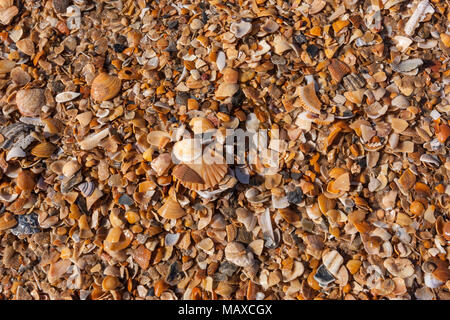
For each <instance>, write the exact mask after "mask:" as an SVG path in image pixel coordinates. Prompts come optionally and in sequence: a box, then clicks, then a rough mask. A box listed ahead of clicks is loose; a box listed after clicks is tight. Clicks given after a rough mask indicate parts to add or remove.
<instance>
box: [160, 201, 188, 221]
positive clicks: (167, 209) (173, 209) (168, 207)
mask: <svg viewBox="0 0 450 320" xmlns="http://www.w3.org/2000/svg"><path fill="white" fill-rule="evenodd" d="M158 214H159V215H160V216H161V217H163V218H166V219H179V218H181V217H183V216H185V215H186V211H184V209H183V208H181V206H180V204H179V203H178V202H177V201H176V200H173V199H172V198H170V197H169V198H167V199H166V202H165V203H164V205H163V206H162V207H161V208H159V209H158Z"/></svg>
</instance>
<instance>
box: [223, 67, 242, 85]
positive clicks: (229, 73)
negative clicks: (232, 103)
mask: <svg viewBox="0 0 450 320" xmlns="http://www.w3.org/2000/svg"><path fill="white" fill-rule="evenodd" d="M238 78H239V72H237V71H236V70H234V69H231V68H225V70H223V81H224V82H225V83H237V82H238Z"/></svg>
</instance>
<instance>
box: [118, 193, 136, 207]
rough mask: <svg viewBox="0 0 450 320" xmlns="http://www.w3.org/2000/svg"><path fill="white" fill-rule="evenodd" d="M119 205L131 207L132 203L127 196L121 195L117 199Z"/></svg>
mask: <svg viewBox="0 0 450 320" xmlns="http://www.w3.org/2000/svg"><path fill="white" fill-rule="evenodd" d="M119 204H122V205H124V206H132V205H133V204H134V201H133V199H131V198H130V196H129V195H127V194H123V195H121V196H120V198H119Z"/></svg>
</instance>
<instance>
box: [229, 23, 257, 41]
mask: <svg viewBox="0 0 450 320" xmlns="http://www.w3.org/2000/svg"><path fill="white" fill-rule="evenodd" d="M251 30H252V24H251V23H250V22H246V21H240V22H233V23H232V24H231V25H230V32H232V33H233V34H234V36H235V37H236V38H238V39H240V38H242V37H244V36H245V35H246V34H248V33H250V31H251Z"/></svg>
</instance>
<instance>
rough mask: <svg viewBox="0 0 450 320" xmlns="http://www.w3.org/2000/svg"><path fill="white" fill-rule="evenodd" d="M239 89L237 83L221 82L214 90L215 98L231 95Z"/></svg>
mask: <svg viewBox="0 0 450 320" xmlns="http://www.w3.org/2000/svg"><path fill="white" fill-rule="evenodd" d="M238 90H239V85H238V84H237V83H226V82H222V83H221V84H220V85H219V87H218V88H217V90H216V92H215V96H216V98H217V99H224V98H228V97H231V96H233V95H234V94H235V93H236V92H237V91H238Z"/></svg>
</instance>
